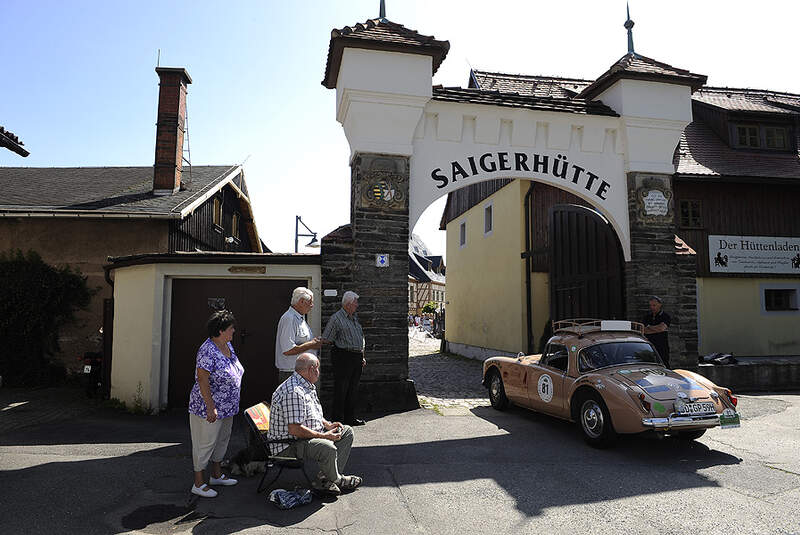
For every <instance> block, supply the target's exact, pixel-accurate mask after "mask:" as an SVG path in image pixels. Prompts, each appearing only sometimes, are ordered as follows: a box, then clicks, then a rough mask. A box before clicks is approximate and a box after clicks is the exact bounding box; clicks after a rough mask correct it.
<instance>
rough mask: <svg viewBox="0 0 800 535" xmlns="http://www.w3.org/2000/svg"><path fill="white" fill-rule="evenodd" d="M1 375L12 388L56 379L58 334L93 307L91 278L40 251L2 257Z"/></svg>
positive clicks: (0, 276)
mask: <svg viewBox="0 0 800 535" xmlns="http://www.w3.org/2000/svg"><path fill="white" fill-rule="evenodd" d="M0 281H2V284H0V337H2V339H3V340H4V344H3V345H4V347H2V348H1V349H0V375H2V376H3V382H4V383H5V384H9V385H37V384H45V383H47V382H49V380H50V372H51V369H50V368H51V367H50V357H51V356H52V354H53V353H55V352H56V351H58V350H59V347H58V333H59V330H60V329H61V327H63V326H64V325H65V324H67V323H69V322H70V321H72V320H73V318H74V314H75V312H76V311H77V310H80V309H85V308H87V307H88V305H89V300H90V299H91V296H92V292H91V291H90V290H89V287H88V286H87V284H86V277H84V276H83V275H82V274H81V273H80V272H79V271H73V270H72V268H70V267H69V266H62V267H54V266H50V265H48V264H46V263H45V262H44V261H43V260H42V258H41V257H40V256H39V254H37V253H36V252H35V251H28V252H27V253H23V252H22V251H21V250H18V249H17V250H12V251H9V252H6V253H0Z"/></svg>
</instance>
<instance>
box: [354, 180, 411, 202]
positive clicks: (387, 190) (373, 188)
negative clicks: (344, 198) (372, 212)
mask: <svg viewBox="0 0 800 535" xmlns="http://www.w3.org/2000/svg"><path fill="white" fill-rule="evenodd" d="M361 203H362V206H364V207H369V208H389V209H402V208H405V206H406V195H405V193H404V192H403V189H402V187H401V186H400V177H398V176H397V174H396V173H392V172H390V171H372V172H370V173H369V179H368V180H366V181H365V182H364V185H363V186H362V190H361Z"/></svg>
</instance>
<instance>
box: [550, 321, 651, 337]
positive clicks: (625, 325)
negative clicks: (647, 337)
mask: <svg viewBox="0 0 800 535" xmlns="http://www.w3.org/2000/svg"><path fill="white" fill-rule="evenodd" d="M600 331H605V332H609V331H622V332H626V331H632V332H635V333H638V334H641V335H644V324H642V323H639V322H638V321H627V320H625V321H623V320H599V319H594V318H575V319H568V320H559V321H554V322H553V334H556V333H559V332H564V333H572V334H577V335H578V336H580V337H582V336H584V335H586V334H589V333H593V332H600Z"/></svg>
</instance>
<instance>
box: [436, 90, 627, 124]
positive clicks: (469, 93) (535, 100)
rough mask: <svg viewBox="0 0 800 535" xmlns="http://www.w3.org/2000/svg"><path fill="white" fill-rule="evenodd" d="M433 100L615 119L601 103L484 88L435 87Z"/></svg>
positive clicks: (614, 114) (611, 112)
mask: <svg viewBox="0 0 800 535" xmlns="http://www.w3.org/2000/svg"><path fill="white" fill-rule="evenodd" d="M433 100H439V101H443V102H466V103H469V104H486V105H489V106H504V107H510V108H524V109H528V110H536V111H554V112H566V113H580V114H586V115H606V116H610V117H617V116H618V115H617V112H615V111H614V110H612V109H611V108H609V107H608V106H606V105H605V104H603V103H602V102H600V101H593V100H586V99H578V98H564V97H536V96H531V95H520V94H516V93H506V92H501V91H487V90H483V89H462V88H459V87H441V86H436V87H434V88H433Z"/></svg>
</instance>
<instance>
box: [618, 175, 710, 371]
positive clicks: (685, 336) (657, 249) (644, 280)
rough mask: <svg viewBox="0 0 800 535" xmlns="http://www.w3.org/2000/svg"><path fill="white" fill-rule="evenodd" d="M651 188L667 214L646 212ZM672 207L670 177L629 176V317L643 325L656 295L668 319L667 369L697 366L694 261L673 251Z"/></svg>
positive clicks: (627, 303)
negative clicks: (649, 301) (650, 300)
mask: <svg viewBox="0 0 800 535" xmlns="http://www.w3.org/2000/svg"><path fill="white" fill-rule="evenodd" d="M654 190H655V191H658V192H660V193H661V194H662V195H663V196H664V197H665V198H666V199H667V201H668V204H667V212H666V213H662V212H659V211H657V210H653V209H652V208H651V210H650V211H649V212H648V210H647V209H646V208H645V203H644V200H643V196H644V195H646V194H647V192H649V191H654ZM673 204H674V198H673V195H672V176H671V175H654V174H643V173H630V174H629V175H628V209H629V213H630V223H631V261H630V262H626V265H625V292H626V306H627V315H628V317H629V318H630V319H632V320H635V321H641V319H642V318H643V317H644V316H645V314H647V313H648V311H649V308H648V298H649V297H650V296H651V295H657V296H659V297H660V298H661V299H662V300H663V310H664V311H665V312H666V313H668V314H669V315H670V316H671V318H672V325H671V326H670V329H669V348H670V365H671V366H672V367H673V368H696V367H697V347H698V345H697V286H696V285H697V282H696V263H695V257H694V254H691V253H690V252H689V251H688V250H687V249H679V248H677V247H676V240H675V230H676V227H675V218H674V208H673Z"/></svg>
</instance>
